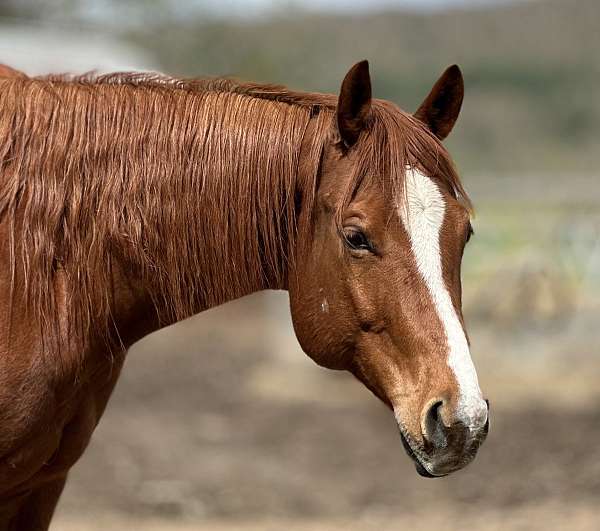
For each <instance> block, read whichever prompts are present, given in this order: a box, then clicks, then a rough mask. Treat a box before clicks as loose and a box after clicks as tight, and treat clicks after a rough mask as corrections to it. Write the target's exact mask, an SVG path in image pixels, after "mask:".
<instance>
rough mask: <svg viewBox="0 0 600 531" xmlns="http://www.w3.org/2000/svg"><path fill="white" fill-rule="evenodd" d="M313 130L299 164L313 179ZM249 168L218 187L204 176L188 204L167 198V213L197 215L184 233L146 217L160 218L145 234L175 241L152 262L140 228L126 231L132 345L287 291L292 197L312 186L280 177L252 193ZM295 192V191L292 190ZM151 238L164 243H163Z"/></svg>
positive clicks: (124, 297) (124, 305)
mask: <svg viewBox="0 0 600 531" xmlns="http://www.w3.org/2000/svg"><path fill="white" fill-rule="evenodd" d="M313 130H314V127H313V126H312V125H310V124H309V127H308V128H307V133H308V135H305V136H304V138H303V142H302V148H301V149H300V156H299V160H298V167H300V168H303V170H302V171H305V172H308V173H310V171H311V164H310V163H309V162H308V163H307V162H306V161H305V160H304V158H305V154H306V151H307V150H309V149H314V148H313V146H312V144H311V143H312V141H313V136H312V135H313V133H314V131H313ZM261 141H265V139H261ZM238 156H239V155H238ZM245 162H246V161H244V160H237V161H235V162H234V163H233V164H230V166H231V167H235V168H242V171H241V172H235V171H232V172H231V173H229V174H228V175H227V176H226V178H220V179H218V180H210V179H211V175H210V168H208V169H207V168H201V169H200V170H201V173H202V176H198V179H200V178H202V179H203V180H204V185H205V188H204V189H202V190H201V191H200V193H198V191H190V192H189V194H191V195H190V196H188V197H176V195H175V194H176V192H175V191H172V193H171V194H170V195H169V194H168V193H167V194H165V195H164V197H165V199H166V200H167V201H168V203H169V204H168V205H163V206H164V207H165V208H166V209H178V208H179V209H189V212H188V214H189V215H188V218H187V225H186V226H182V227H180V228H179V230H177V229H175V230H174V228H173V227H171V226H168V224H167V225H162V224H161V221H164V218H161V217H160V216H159V217H152V216H145V215H144V217H145V218H146V219H150V218H152V221H150V223H149V224H148V225H146V226H145V227H144V229H143V230H144V232H145V233H146V234H152V235H162V236H158V238H172V239H173V241H172V242H171V241H164V240H163V242H162V243H159V244H158V245H157V244H156V243H155V244H151V245H149V247H150V248H151V251H150V252H151V253H154V255H153V256H152V255H151V256H150V257H148V256H147V254H146V253H147V252H148V246H147V241H145V242H141V241H139V240H136V239H135V238H131V237H130V233H131V231H133V230H135V228H133V227H132V228H131V231H130V230H128V229H127V227H126V228H125V229H126V230H125V231H124V235H125V237H124V238H121V239H119V245H118V247H119V249H118V251H117V255H118V256H119V257H120V260H119V261H118V267H117V271H116V273H115V279H114V282H115V285H116V286H117V289H116V291H115V293H116V294H117V298H116V299H115V301H114V304H115V308H114V310H113V312H112V313H113V315H114V316H115V320H116V321H117V323H116V324H117V328H118V329H125V330H127V334H128V336H129V339H128V338H126V337H121V339H122V340H123V341H124V342H125V343H126V344H127V343H130V342H131V341H135V340H137V339H139V338H140V337H142V336H143V335H146V334H147V333H149V332H152V331H153V330H154V329H157V328H159V327H161V326H166V325H169V324H172V323H174V322H176V321H178V320H180V319H182V318H185V317H188V316H190V315H193V314H196V313H200V312H202V311H204V310H207V309H209V308H212V307H214V306H217V305H220V304H223V303H225V302H228V301H231V300H234V299H237V298H240V297H243V296H245V295H248V294H250V293H253V292H256V291H260V290H263V289H286V288H287V265H288V259H289V256H288V255H289V253H290V252H291V251H290V246H289V242H288V225H287V221H288V219H287V216H289V215H290V211H289V206H290V197H292V198H293V194H294V192H295V191H296V190H295V189H296V188H300V187H301V186H304V185H301V184H300V183H295V182H292V183H290V182H289V181H288V182H285V183H284V182H283V181H281V180H279V181H278V180H277V179H272V177H273V176H272V174H269V173H268V172H266V171H265V172H264V173H263V174H262V176H261V178H262V181H257V182H255V183H253V184H251V185H250V186H248V185H247V183H245V182H244V179H246V178H247V175H245V174H244V173H243V169H244V167H245ZM265 163H266V161H265ZM258 173H260V172H258ZM221 177H224V176H223V175H221ZM300 177H302V176H300ZM303 182H304V183H310V182H311V178H310V176H308V177H307V176H304V181H303ZM274 184H275V185H276V186H280V187H281V189H274V190H271V191H270V192H269V193H262V195H260V194H261V190H265V189H267V188H268V187H273V185H274ZM284 184H285V186H286V188H285V189H284ZM290 185H291V186H292V187H293V188H294V189H292V190H290V189H289V186H290ZM243 186H246V190H245V191H244V194H242V195H241V196H240V195H239V192H237V190H238V189H239V188H240V187H243ZM298 191H301V190H298ZM236 193H237V194H238V197H236ZM257 199H260V200H261V202H260V203H258V202H257ZM291 203H292V205H293V199H292V201H291ZM138 206H139V205H138ZM142 214H144V213H142ZM240 220H242V221H240ZM243 220H246V221H245V222H244V221H243ZM269 220H271V221H275V220H278V223H277V226H276V227H269V226H267V224H268V222H269ZM149 238H150V239H153V240H154V241H155V242H156V240H155V236H149ZM144 246H146V247H145V248H142V247H144ZM158 253H163V254H164V256H158V255H157V254H158ZM166 255H170V258H165V256H166ZM148 258H149V259H150V262H154V263H156V264H157V265H158V267H157V269H155V270H154V269H153V268H149V267H148ZM121 336H123V334H121Z"/></svg>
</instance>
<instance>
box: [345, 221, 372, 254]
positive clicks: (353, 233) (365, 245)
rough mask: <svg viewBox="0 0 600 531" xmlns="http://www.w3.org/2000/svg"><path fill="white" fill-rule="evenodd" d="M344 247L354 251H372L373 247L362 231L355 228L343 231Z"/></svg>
mask: <svg viewBox="0 0 600 531" xmlns="http://www.w3.org/2000/svg"><path fill="white" fill-rule="evenodd" d="M344 241H345V242H346V245H347V246H348V247H350V249H353V250H355V251H372V250H373V246H372V245H371V242H370V241H369V238H367V236H366V235H365V233H364V232H363V231H361V230H360V229H358V228H356V227H350V228H347V229H344Z"/></svg>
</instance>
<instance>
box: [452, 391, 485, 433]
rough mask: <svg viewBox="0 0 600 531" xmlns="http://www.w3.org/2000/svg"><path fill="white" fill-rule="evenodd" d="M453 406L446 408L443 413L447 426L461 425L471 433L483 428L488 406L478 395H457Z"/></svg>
mask: <svg viewBox="0 0 600 531" xmlns="http://www.w3.org/2000/svg"><path fill="white" fill-rule="evenodd" d="M453 402H454V403H453V404H448V405H447V406H446V411H444V412H443V418H444V421H445V422H444V423H445V424H446V425H447V426H451V425H452V424H461V425H463V426H465V427H466V428H469V429H470V430H472V431H475V430H479V429H481V428H483V427H484V426H485V424H486V423H487V420H488V409H489V408H488V404H487V402H486V401H485V400H484V399H483V398H482V396H481V395H480V394H476V395H466V396H465V395H459V396H458V399H457V400H456V401H453Z"/></svg>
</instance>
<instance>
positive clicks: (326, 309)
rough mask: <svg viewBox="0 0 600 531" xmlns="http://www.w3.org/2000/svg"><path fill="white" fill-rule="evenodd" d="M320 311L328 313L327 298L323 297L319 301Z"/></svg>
mask: <svg viewBox="0 0 600 531" xmlns="http://www.w3.org/2000/svg"><path fill="white" fill-rule="evenodd" d="M321 312H322V313H329V303H328V302H327V299H323V301H322V302H321Z"/></svg>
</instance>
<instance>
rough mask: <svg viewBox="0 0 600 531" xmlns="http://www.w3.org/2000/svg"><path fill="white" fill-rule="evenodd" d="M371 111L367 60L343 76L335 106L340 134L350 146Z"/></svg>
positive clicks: (369, 77) (357, 64)
mask: <svg viewBox="0 0 600 531" xmlns="http://www.w3.org/2000/svg"><path fill="white" fill-rule="evenodd" d="M370 111H371V76H370V75H369V62H368V61H361V62H360V63H356V64H355V65H354V66H353V67H352V68H351V69H350V70H348V73H347V74H346V77H344V81H342V88H341V89H340V96H339V98H338V106H337V122H338V130H339V132H340V136H341V137H342V140H343V141H344V144H346V146H347V147H350V146H352V145H353V144H354V143H355V142H356V141H357V140H358V136H359V135H360V132H361V131H362V130H363V128H364V126H365V124H366V122H367V117H368V115H369V112H370Z"/></svg>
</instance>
